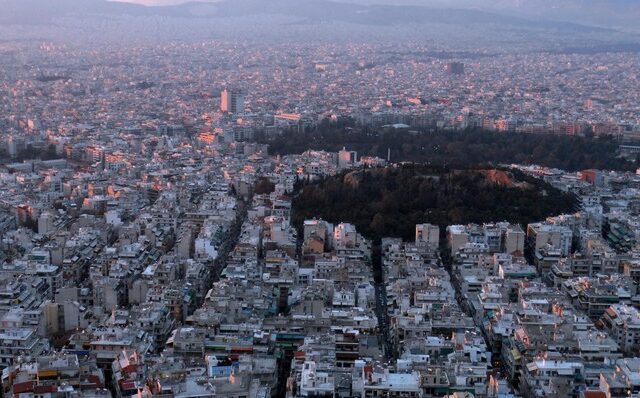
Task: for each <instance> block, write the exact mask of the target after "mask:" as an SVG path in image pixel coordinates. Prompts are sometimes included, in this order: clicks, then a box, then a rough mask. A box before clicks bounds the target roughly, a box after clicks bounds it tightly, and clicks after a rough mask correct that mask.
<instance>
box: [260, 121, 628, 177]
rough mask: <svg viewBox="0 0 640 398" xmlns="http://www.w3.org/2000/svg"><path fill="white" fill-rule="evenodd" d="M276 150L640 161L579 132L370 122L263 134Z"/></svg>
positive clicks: (454, 161) (417, 158)
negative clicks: (425, 128)
mask: <svg viewBox="0 0 640 398" xmlns="http://www.w3.org/2000/svg"><path fill="white" fill-rule="evenodd" d="M258 141H259V142H261V143H268V144H269V151H270V152H271V153H272V154H281V155H286V154H292V153H302V152H304V151H306V150H307V149H318V150H327V151H338V150H340V149H342V147H347V148H348V149H349V150H354V151H358V153H359V154H361V155H373V156H378V157H381V158H384V159H386V158H387V151H388V150H389V149H390V150H391V160H392V161H393V162H402V161H412V162H418V163H430V164H441V165H444V164H449V165H456V166H462V167H469V166H474V165H478V164H500V163H507V164H509V163H519V164H540V165H543V166H548V167H557V168H561V169H564V170H568V171H578V170H584V169H590V168H598V169H609V170H620V171H634V170H635V169H636V168H637V165H636V164H635V163H634V162H629V161H627V160H625V159H622V158H620V157H618V143H617V141H616V139H615V138H614V137H610V136H608V137H579V136H568V135H551V134H546V135H541V134H520V133H501V132H494V131H484V130H475V129H469V130H462V131H437V132H418V133H415V132H409V131H406V130H393V129H389V130H383V131H373V130H370V129H368V128H366V127H356V126H345V125H329V124H323V125H322V126H321V127H320V128H319V129H318V130H316V131H304V132H299V131H297V130H296V131H286V132H284V133H283V134H282V135H279V136H276V137H266V136H264V135H258Z"/></svg>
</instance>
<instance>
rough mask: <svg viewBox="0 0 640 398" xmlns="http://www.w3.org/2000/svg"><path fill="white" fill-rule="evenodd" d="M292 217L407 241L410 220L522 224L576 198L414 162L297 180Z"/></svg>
mask: <svg viewBox="0 0 640 398" xmlns="http://www.w3.org/2000/svg"><path fill="white" fill-rule="evenodd" d="M293 207H294V215H293V222H294V224H295V225H296V226H298V227H299V226H301V225H302V222H303V221H304V220H305V219H309V218H313V217H319V218H323V219H325V220H327V221H330V222H334V223H337V222H350V223H353V224H355V225H356V227H357V228H358V230H359V231H360V232H362V233H363V234H364V235H365V236H367V237H369V238H372V239H374V240H377V239H380V238H382V237H385V236H395V237H402V238H404V239H407V240H411V239H413V237H414V231H415V225H416V224H419V223H432V224H437V225H440V226H446V225H450V224H466V223H484V222H491V221H510V222H514V223H520V224H522V225H523V226H524V225H526V224H528V223H530V222H534V221H539V220H542V219H544V218H546V217H548V216H551V215H557V214H561V213H569V212H573V211H574V210H575V209H576V200H575V197H574V196H572V195H569V194H565V193H563V192H561V191H559V190H557V189H555V188H553V187H551V186H550V185H548V184H546V183H544V182H543V181H541V180H537V179H534V178H531V177H528V176H526V175H524V174H522V173H520V172H518V171H507V172H506V173H502V172H498V173H496V172H495V171H491V170H489V171H487V170H479V169H468V170H451V169H448V168H444V167H434V166H426V165H417V164H406V165H402V166H397V167H387V168H380V169H364V170H358V171H351V172H347V173H343V174H340V175H337V176H334V177H329V178H326V179H324V180H322V181H319V182H316V183H313V184H309V185H306V186H304V187H303V189H302V191H301V192H300V194H299V195H297V196H296V197H295V198H294V201H293Z"/></svg>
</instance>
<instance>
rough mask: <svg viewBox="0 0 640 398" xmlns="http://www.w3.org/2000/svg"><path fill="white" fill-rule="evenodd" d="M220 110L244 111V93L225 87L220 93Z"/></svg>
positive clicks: (228, 111) (229, 111)
mask: <svg viewBox="0 0 640 398" xmlns="http://www.w3.org/2000/svg"><path fill="white" fill-rule="evenodd" d="M220 110H221V111H222V112H225V113H243V112H244V95H243V94H242V93H241V92H239V91H232V90H227V89H224V90H223V91H222V92H221V93H220Z"/></svg>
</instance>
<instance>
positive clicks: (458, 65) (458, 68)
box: [447, 62, 464, 75]
mask: <svg viewBox="0 0 640 398" xmlns="http://www.w3.org/2000/svg"><path fill="white" fill-rule="evenodd" d="M447 73H449V74H450V75H463V74H464V64H463V63H462V62H449V63H448V64H447Z"/></svg>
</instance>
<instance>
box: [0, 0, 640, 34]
mask: <svg viewBox="0 0 640 398" xmlns="http://www.w3.org/2000/svg"><path fill="white" fill-rule="evenodd" d="M139 1H142V0H139ZM172 1H175V0H172ZM344 1H345V2H337V1H329V0H221V1H215V2H188V3H184V4H179V5H167V6H143V5H140V4H132V3H124V2H116V1H106V0H0V9H2V10H3V11H2V13H0V23H1V24H42V23H47V22H49V21H51V20H52V19H54V18H56V17H62V16H74V17H80V18H81V17H83V16H87V15H96V14H101V15H112V16H113V15H134V16H146V15H149V16H150V15H160V16H166V17H181V18H202V17H213V18H215V17H241V16H251V15H259V14H281V15H285V16H291V17H297V18H302V19H309V20H315V21H342V22H351V23H359V24H372V25H379V24H385V25H389V24H406V23H450V24H459V23H460V24H468V23H495V24H502V25H519V26H522V25H523V24H524V25H525V26H526V25H531V26H538V25H541V26H543V27H554V28H570V29H576V28H579V27H580V26H584V25H598V26H602V27H616V28H621V27H622V28H624V27H627V25H629V24H631V23H630V21H634V22H635V20H637V19H636V18H637V17H638V16H640V4H638V3H640V2H639V1H636V0H562V1H556V0H526V1H522V0H398V1H393V4H381V3H380V2H384V0H344ZM386 1H387V2H390V0H386ZM597 17H599V19H598V20H596V19H597ZM626 21H629V23H627V22H626ZM566 22H570V24H566ZM597 22H599V23H597ZM633 25H635V24H633Z"/></svg>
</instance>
